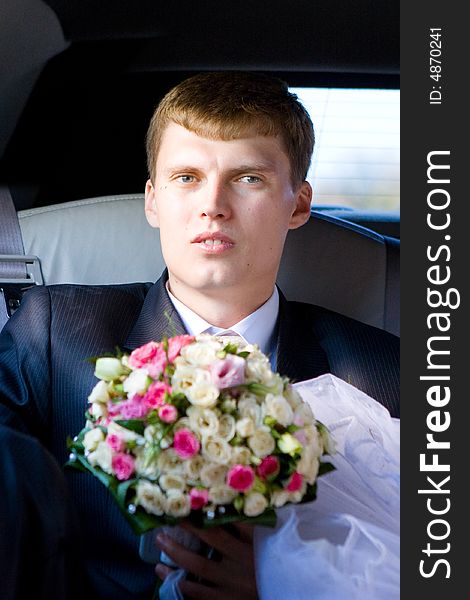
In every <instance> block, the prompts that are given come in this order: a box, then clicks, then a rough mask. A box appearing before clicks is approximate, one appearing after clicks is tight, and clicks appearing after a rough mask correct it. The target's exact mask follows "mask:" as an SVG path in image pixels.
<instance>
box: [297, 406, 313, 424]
mask: <svg viewBox="0 0 470 600" xmlns="http://www.w3.org/2000/svg"><path fill="white" fill-rule="evenodd" d="M294 419H295V422H297V421H298V420H299V421H301V422H303V423H304V425H310V424H311V423H313V422H314V420H315V417H314V416H313V412H312V409H311V408H310V404H307V403H306V402H302V404H299V405H298V406H297V407H296V409H295V410H294Z"/></svg>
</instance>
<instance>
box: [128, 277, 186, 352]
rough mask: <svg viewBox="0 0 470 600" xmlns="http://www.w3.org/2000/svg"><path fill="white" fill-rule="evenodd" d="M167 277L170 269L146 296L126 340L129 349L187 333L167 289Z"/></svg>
mask: <svg viewBox="0 0 470 600" xmlns="http://www.w3.org/2000/svg"><path fill="white" fill-rule="evenodd" d="M167 279H168V271H167V270H165V271H164V272H163V274H162V276H161V277H160V279H159V280H158V281H157V282H156V283H154V284H153V286H152V287H151V288H150V290H149V291H148V293H147V295H146V296H145V299H144V303H143V305H142V310H141V311H140V314H139V317H138V318H137V321H136V322H135V324H134V327H133V328H132V329H131V332H130V333H129V335H128V336H127V339H126V342H125V347H126V348H128V349H129V350H133V349H134V348H137V347H138V346H142V345H143V344H146V343H147V342H149V341H150V340H154V341H156V342H158V341H160V340H161V339H162V338H163V337H165V336H166V337H172V336H175V335H182V334H184V333H186V330H185V328H184V325H183V323H182V322H181V319H180V316H179V314H178V313H177V311H176V310H175V307H174V306H173V304H172V303H171V300H170V298H169V296H168V292H167V291H166V286H165V283H166V280H167Z"/></svg>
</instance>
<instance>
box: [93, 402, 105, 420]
mask: <svg viewBox="0 0 470 600" xmlns="http://www.w3.org/2000/svg"><path fill="white" fill-rule="evenodd" d="M90 414H91V415H92V416H93V417H94V418H95V419H100V418H101V417H107V416H108V407H107V406H106V404H103V403H102V402H93V404H92V405H91V406H90Z"/></svg>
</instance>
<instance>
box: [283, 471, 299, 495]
mask: <svg viewBox="0 0 470 600" xmlns="http://www.w3.org/2000/svg"><path fill="white" fill-rule="evenodd" d="M302 481H303V477H302V475H301V474H300V473H297V471H294V473H292V477H291V478H290V479H289V483H288V484H287V486H286V490H287V491H288V492H298V491H299V490H300V488H301V487H302Z"/></svg>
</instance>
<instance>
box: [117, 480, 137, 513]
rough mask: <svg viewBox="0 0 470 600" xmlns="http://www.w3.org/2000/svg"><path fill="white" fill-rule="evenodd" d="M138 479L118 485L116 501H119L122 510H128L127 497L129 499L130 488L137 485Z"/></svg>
mask: <svg viewBox="0 0 470 600" xmlns="http://www.w3.org/2000/svg"><path fill="white" fill-rule="evenodd" d="M137 481H138V480H137V479H135V478H134V479H128V480H127V481H121V483H119V484H118V486H117V488H116V500H117V501H118V504H119V506H120V507H121V508H124V509H126V510H127V504H128V503H127V501H126V497H127V493H128V491H129V488H130V487H131V486H132V485H135V484H136V483H137Z"/></svg>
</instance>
